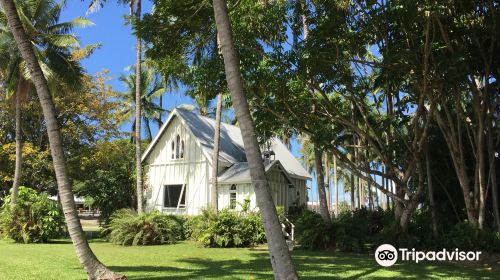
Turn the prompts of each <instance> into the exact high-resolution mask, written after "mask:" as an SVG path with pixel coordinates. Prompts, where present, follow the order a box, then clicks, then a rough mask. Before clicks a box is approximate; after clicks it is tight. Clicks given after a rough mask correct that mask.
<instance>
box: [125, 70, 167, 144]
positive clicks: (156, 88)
mask: <svg viewBox="0 0 500 280" xmlns="http://www.w3.org/2000/svg"><path fill="white" fill-rule="evenodd" d="M140 80H141V82H140V83H141V84H142V85H143V87H141V94H140V96H141V98H140V102H139V103H140V107H141V108H142V110H140V112H141V116H140V119H142V121H143V122H144V125H145V127H146V133H147V139H148V141H149V142H151V141H152V140H153V135H152V132H151V123H152V122H153V121H155V122H157V123H160V118H161V114H162V113H163V112H164V111H165V110H164V109H162V108H161V106H160V105H158V104H156V98H158V97H160V96H161V95H162V94H163V93H164V92H165V89H166V88H165V83H164V82H163V79H162V78H161V77H160V76H159V75H158V74H157V73H155V71H154V70H153V69H152V68H144V69H142V73H141V76H140ZM120 81H122V82H123V83H124V84H125V86H126V88H127V89H126V90H125V91H124V92H122V93H121V99H122V103H123V105H124V107H123V112H122V114H123V117H124V118H125V119H124V120H125V121H128V120H130V119H131V118H132V117H134V122H133V124H132V127H131V131H132V135H133V136H132V137H131V140H135V139H136V137H134V136H135V135H136V129H137V125H136V124H137V115H136V114H137V110H136V108H137V102H136V85H137V83H136V74H135V73H132V74H130V75H128V76H121V77H120Z"/></svg>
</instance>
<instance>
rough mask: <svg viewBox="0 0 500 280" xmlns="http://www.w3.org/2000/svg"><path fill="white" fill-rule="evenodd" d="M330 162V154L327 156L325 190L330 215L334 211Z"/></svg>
mask: <svg viewBox="0 0 500 280" xmlns="http://www.w3.org/2000/svg"><path fill="white" fill-rule="evenodd" d="M329 163H330V161H329V160H328V154H326V155H325V190H326V205H327V209H328V213H330V211H331V209H332V199H331V191H330V164H329Z"/></svg>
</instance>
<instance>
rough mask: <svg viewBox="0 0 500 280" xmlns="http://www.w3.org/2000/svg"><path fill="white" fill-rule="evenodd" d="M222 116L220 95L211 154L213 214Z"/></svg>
mask: <svg viewBox="0 0 500 280" xmlns="http://www.w3.org/2000/svg"><path fill="white" fill-rule="evenodd" d="M221 114H222V94H220V93H219V94H218V95H217V109H216V111H215V132H214V149H213V153H212V186H211V188H210V199H211V204H212V208H213V209H214V211H215V212H217V211H218V209H219V206H218V201H217V198H218V197H217V172H218V169H219V146H220V123H221Z"/></svg>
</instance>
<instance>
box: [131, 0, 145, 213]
mask: <svg viewBox="0 0 500 280" xmlns="http://www.w3.org/2000/svg"><path fill="white" fill-rule="evenodd" d="M136 1H137V2H136V4H137V6H136V9H135V16H136V20H138V21H140V20H141V0H136ZM132 3H133V2H132ZM132 5H133V4H132ZM132 13H133V11H132ZM141 56H142V42H141V38H139V37H137V41H136V45H135V165H136V169H135V173H136V188H137V213H139V214H140V213H142V212H144V210H143V205H142V202H143V196H142V195H143V193H142V165H141V76H142V75H141V71H142V70H141V66H142V65H141V63H142V59H141Z"/></svg>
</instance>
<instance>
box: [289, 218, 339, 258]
mask: <svg viewBox="0 0 500 280" xmlns="http://www.w3.org/2000/svg"><path fill="white" fill-rule="evenodd" d="M295 239H296V241H297V243H298V244H299V245H301V246H302V247H305V248H308V249H325V248H328V247H331V246H332V245H333V244H334V243H333V242H334V239H333V233H332V231H331V229H327V227H326V225H325V223H324V221H323V219H322V218H321V215H319V214H318V213H316V212H313V211H309V210H304V211H303V212H302V214H301V215H300V216H298V218H297V219H296V220H295Z"/></svg>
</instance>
